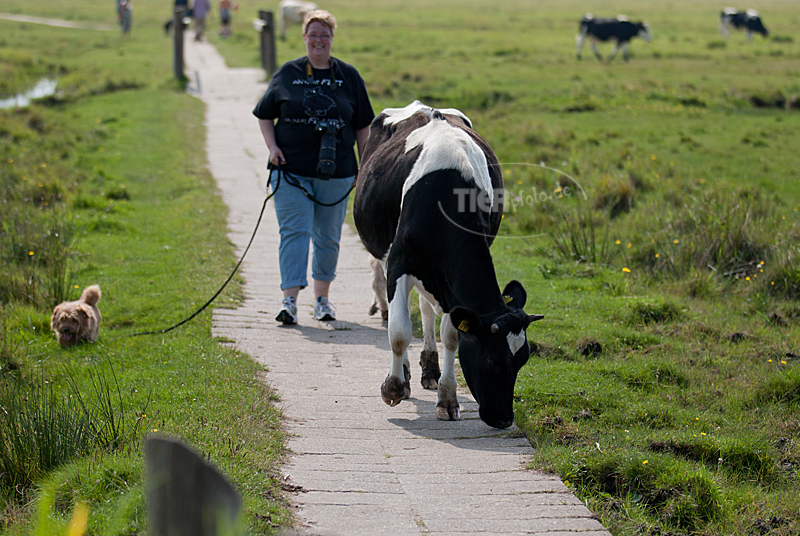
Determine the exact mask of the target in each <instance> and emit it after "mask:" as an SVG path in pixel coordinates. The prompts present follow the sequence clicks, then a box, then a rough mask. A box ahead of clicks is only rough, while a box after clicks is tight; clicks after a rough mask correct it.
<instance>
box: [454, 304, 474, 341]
mask: <svg viewBox="0 0 800 536" xmlns="http://www.w3.org/2000/svg"><path fill="white" fill-rule="evenodd" d="M450 322H452V323H453V327H455V328H456V329H457V330H458V331H460V332H461V333H464V334H467V335H475V334H477V333H478V330H480V328H481V319H480V317H478V315H477V314H475V312H474V311H472V310H470V309H466V308H464V307H456V308H454V309H453V310H452V311H450Z"/></svg>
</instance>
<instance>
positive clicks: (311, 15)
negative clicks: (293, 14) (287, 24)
mask: <svg viewBox="0 0 800 536" xmlns="http://www.w3.org/2000/svg"><path fill="white" fill-rule="evenodd" d="M312 22H319V23H320V24H324V25H325V26H327V27H328V29H329V30H330V31H331V35H333V34H334V33H335V32H336V19H335V18H334V17H333V15H331V14H330V13H328V12H327V11H325V10H324V9H316V10H314V11H310V12H308V13H306V16H305V17H304V18H303V35H305V34H306V31H307V30H308V26H309V25H310V24H311V23H312Z"/></svg>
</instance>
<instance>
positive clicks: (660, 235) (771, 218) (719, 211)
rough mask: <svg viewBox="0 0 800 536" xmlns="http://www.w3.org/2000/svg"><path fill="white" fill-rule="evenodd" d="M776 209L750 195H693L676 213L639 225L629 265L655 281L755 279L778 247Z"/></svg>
mask: <svg viewBox="0 0 800 536" xmlns="http://www.w3.org/2000/svg"><path fill="white" fill-rule="evenodd" d="M776 204H777V201H776V200H774V199H770V198H767V196H765V195H763V194H761V193H759V192H756V191H754V190H750V189H737V190H729V189H726V188H720V187H717V188H709V189H705V190H698V191H695V192H694V193H693V194H692V195H689V196H687V197H685V198H684V199H683V202H682V206H680V208H678V209H677V210H669V209H667V210H663V209H662V210H657V209H656V210H653V211H650V213H648V214H643V215H642V217H641V218H639V219H637V221H636V223H637V227H638V228H639V229H640V233H641V234H642V235H644V236H640V240H639V243H640V244H642V245H640V246H639V247H638V248H637V249H636V250H635V251H634V253H632V255H631V259H630V260H631V263H632V265H634V266H637V267H640V268H642V269H644V270H646V271H647V272H648V273H650V274H652V275H655V276H657V277H662V276H668V277H675V278H677V277H684V276H687V275H689V274H691V273H692V271H706V272H707V271H712V272H714V273H715V274H717V275H719V276H721V277H723V278H734V279H746V278H748V277H752V276H754V275H757V274H758V273H759V270H760V269H761V268H762V267H763V265H764V263H765V262H766V261H767V260H768V259H771V258H773V256H774V254H775V248H776V247H781V244H778V243H776V242H775V236H774V234H773V232H774V227H775V224H776V222H778V221H780V217H779V214H778V210H776ZM648 237H649V240H648V239H647V238H648Z"/></svg>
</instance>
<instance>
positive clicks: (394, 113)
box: [382, 100, 472, 128]
mask: <svg viewBox="0 0 800 536" xmlns="http://www.w3.org/2000/svg"><path fill="white" fill-rule="evenodd" d="M421 110H433V108H431V107H430V106H428V105H427V104H423V103H421V102H420V101H418V100H415V101H414V102H412V103H411V104H409V105H408V106H406V107H405V108H386V109H385V110H383V112H382V113H383V114H385V115H386V118H385V119H384V120H383V126H387V125H396V124H397V123H399V122H400V121H405V120H406V119H408V118H409V117H411V116H412V115H414V114H415V113H417V112H419V111H421ZM439 111H440V112H442V113H443V114H445V115H455V116H457V117H460V118H461V119H463V120H464V121H466V122H467V125H469V128H472V121H470V119H469V117H467V116H466V115H464V113H463V112H462V111H461V110H456V109H455V108H444V109H441V110H439Z"/></svg>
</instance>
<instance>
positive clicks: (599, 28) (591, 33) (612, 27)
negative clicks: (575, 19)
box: [577, 13, 652, 61]
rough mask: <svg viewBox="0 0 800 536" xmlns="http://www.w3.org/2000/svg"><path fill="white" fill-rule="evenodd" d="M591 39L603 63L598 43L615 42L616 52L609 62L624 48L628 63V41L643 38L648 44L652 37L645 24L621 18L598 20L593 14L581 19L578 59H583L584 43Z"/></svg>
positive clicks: (598, 57)
mask: <svg viewBox="0 0 800 536" xmlns="http://www.w3.org/2000/svg"><path fill="white" fill-rule="evenodd" d="M586 37H589V38H590V39H591V40H592V50H593V51H594V55H595V56H597V59H598V60H600V61H603V57H602V56H601V55H600V52H599V51H598V50H597V41H602V42H606V41H609V40H611V41H614V51H613V52H612V53H611V56H609V57H608V61H611V60H613V59H614V56H616V55H617V51H618V50H619V48H620V47H622V57H623V58H624V59H625V61H628V41H630V40H631V39H633V38H634V37H641V38H642V39H645V40H646V41H647V42H648V43H649V42H650V40H651V39H652V38H651V37H650V27H649V26H648V25H647V24H646V23H644V22H630V21H629V20H628V19H627V17H623V16H619V17H617V18H616V19H596V18H594V16H593V15H592V14H591V13H587V14H586V16H585V17H583V18H582V19H581V24H580V30H579V33H578V37H577V41H578V52H577V56H578V59H581V48H583V42H584V41H585V40H586Z"/></svg>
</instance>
